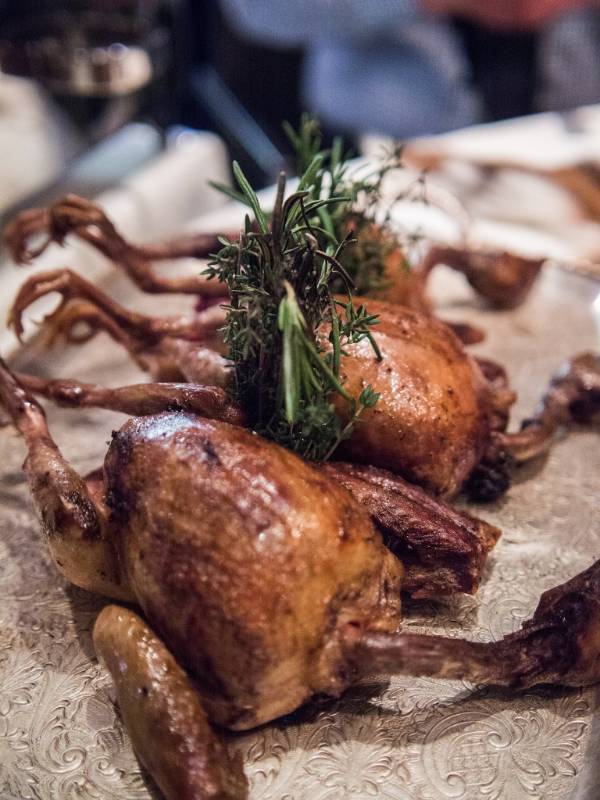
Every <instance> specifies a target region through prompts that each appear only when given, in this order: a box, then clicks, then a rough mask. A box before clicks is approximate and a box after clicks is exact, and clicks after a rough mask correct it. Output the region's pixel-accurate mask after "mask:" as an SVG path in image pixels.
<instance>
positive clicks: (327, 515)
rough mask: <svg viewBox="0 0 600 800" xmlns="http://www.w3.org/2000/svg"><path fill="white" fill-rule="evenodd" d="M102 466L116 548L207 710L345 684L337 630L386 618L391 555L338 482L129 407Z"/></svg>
mask: <svg viewBox="0 0 600 800" xmlns="http://www.w3.org/2000/svg"><path fill="white" fill-rule="evenodd" d="M105 473H106V480H107V488H108V502H109V504H110V506H111V508H112V513H113V524H114V527H115V529H116V530H118V531H119V533H118V551H119V557H120V559H121V561H122V564H123V567H124V569H125V570H126V573H127V575H128V578H129V581H130V583H131V586H132V589H133V592H134V594H135V596H136V598H137V600H138V602H139V604H140V606H141V607H142V609H143V611H144V612H145V614H146V617H147V618H148V620H149V622H150V624H151V625H152V626H153V627H154V629H155V630H156V632H157V633H158V634H159V635H160V636H161V637H162V638H163V639H164V641H165V642H166V644H167V645H168V646H169V648H170V649H171V651H172V652H173V653H174V655H175V657H176V658H177V659H178V661H179V663H181V664H182V665H183V666H185V667H186V668H187V669H188V670H190V672H191V673H192V674H194V675H195V676H196V677H197V678H198V679H199V683H200V690H201V691H202V692H203V694H204V699H205V702H206V706H207V710H208V712H209V715H210V717H211V718H212V719H213V720H215V721H217V722H219V723H221V724H223V725H226V726H228V727H232V728H247V727H253V726H255V725H258V724H260V723H262V722H265V721H267V720H270V719H273V718H275V717H278V716H280V715H281V714H284V713H287V712H289V711H291V710H293V709H294V708H296V707H297V706H298V705H299V704H300V703H301V702H303V701H304V700H305V699H306V698H307V697H308V696H309V695H311V694H313V693H314V692H329V693H337V692H339V691H341V690H342V689H343V688H345V682H344V681H345V678H344V674H343V673H344V663H343V660H342V655H341V648H340V646H339V645H338V642H337V637H338V632H339V631H340V630H341V627H342V626H345V625H346V624H348V623H350V624H356V625H362V624H367V622H368V623H369V624H370V625H375V626H379V627H383V628H384V629H391V628H393V627H395V626H396V625H397V624H398V618H399V617H398V614H399V592H400V579H401V572H402V568H401V565H400V562H398V561H397V560H396V559H395V558H394V557H393V556H392V555H391V553H389V552H388V551H387V550H386V549H385V548H384V546H383V544H382V541H381V539H380V536H379V534H378V533H377V532H376V531H375V530H374V528H373V527H372V525H371V523H370V521H369V519H368V517H367V515H366V512H364V511H363V509H362V508H361V507H360V506H359V505H358V504H357V503H356V501H354V500H353V498H352V497H351V496H350V494H349V493H348V492H347V491H346V490H345V489H343V488H342V487H341V486H339V485H337V484H335V483H334V482H333V481H331V480H330V479H328V478H327V477H326V476H323V475H321V474H319V473H318V472H317V471H316V470H314V469H313V468H312V467H310V466H309V465H308V464H305V463H304V462H303V461H302V460H300V459H299V458H298V457H297V456H295V455H294V454H293V453H290V452H288V451H286V450H284V449H283V448H281V447H279V446H277V445H275V444H273V443H269V442H266V441H265V440H264V439H262V438H261V437H259V436H256V435H254V434H252V433H251V432H249V431H247V430H244V429H241V428H236V427H233V426H230V425H227V424H225V423H219V422H215V421H210V420H205V419H201V418H198V417H194V416H190V415H186V414H178V413H176V414H161V415H157V416H153V417H145V418H143V419H133V420H130V421H129V422H127V423H126V424H125V425H124V427H123V428H122V429H121V430H120V431H119V432H118V433H116V434H115V435H114V437H113V441H112V443H111V446H110V448H109V451H108V454H107V457H106V462H105Z"/></svg>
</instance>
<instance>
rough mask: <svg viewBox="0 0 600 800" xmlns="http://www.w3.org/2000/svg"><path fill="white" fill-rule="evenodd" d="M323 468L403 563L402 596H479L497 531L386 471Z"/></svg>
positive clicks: (342, 466)
mask: <svg viewBox="0 0 600 800" xmlns="http://www.w3.org/2000/svg"><path fill="white" fill-rule="evenodd" d="M322 468H323V469H324V470H325V472H327V473H328V474H329V475H330V476H331V477H332V478H334V479H335V480H336V481H337V482H339V483H341V484H342V485H343V486H345V487H346V489H348V490H349V491H350V493H351V494H352V495H353V496H354V497H355V498H356V499H357V500H358V501H359V502H360V503H362V504H363V505H364V506H365V507H366V508H367V510H368V512H369V514H370V516H371V519H372V521H373V522H374V523H375V525H376V526H377V528H378V529H379V530H380V531H381V533H382V534H383V536H384V540H385V542H386V545H387V546H388V547H389V548H390V550H391V551H392V552H393V553H395V554H396V555H397V556H398V558H400V560H401V561H402V563H403V564H404V567H405V577H404V581H403V584H402V588H403V590H404V591H406V592H407V593H408V594H410V595H411V596H412V597H413V598H415V599H422V598H439V597H441V596H444V595H450V594H455V593H457V592H466V593H468V594H473V593H475V592H476V591H477V589H478V587H479V583H480V581H481V575H482V571H483V567H484V565H485V563H486V559H487V556H488V553H489V552H490V550H492V548H493V547H494V545H495V544H496V542H497V541H498V538H499V537H500V531H499V530H498V528H496V527H494V526H493V525H489V524H488V523H487V522H484V521H483V520H481V519H477V518H476V517H473V516H471V515H470V514H466V513H464V512H460V511H457V510H456V509H453V508H451V507H450V506H449V505H447V504H446V503H444V502H443V501H441V500H438V499H436V498H433V497H431V496H430V495H428V494H427V492H425V491H424V490H423V489H421V488H419V487H418V486H414V485H413V484H410V483H408V482H407V481H405V480H403V479H402V478H400V477H399V476H397V475H393V474H392V473H390V472H387V471H386V470H382V469H377V468H375V467H369V466H362V465H359V464H346V463H328V464H324V465H323V467H322Z"/></svg>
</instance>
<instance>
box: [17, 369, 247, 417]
mask: <svg viewBox="0 0 600 800" xmlns="http://www.w3.org/2000/svg"><path fill="white" fill-rule="evenodd" d="M15 377H16V378H17V380H18V382H19V383H20V385H21V386H22V387H23V388H25V389H27V390H28V391H29V392H32V393H34V394H36V395H41V396H42V397H47V398H49V399H50V400H52V401H53V402H55V403H56V404H57V405H59V406H63V407H66V408H106V409H108V410H109V411H120V412H121V413H123V414H129V415H131V416H135V417H143V416H148V415H151V414H160V413H162V412H164V411H186V412H189V413H192V414H198V415H199V416H201V417H207V418H208V419H218V420H220V421H221V422H228V423H230V424H231V425H242V426H243V425H244V423H245V419H244V414H243V412H242V410H241V409H240V408H239V407H238V406H237V405H235V403H233V402H232V401H231V399H230V397H229V395H228V394H227V392H225V391H224V390H223V389H221V388H219V387H217V386H199V385H198V384H193V383H140V384H134V385H132V386H121V387H118V388H115V389H110V388H107V387H106V386H100V385H99V384H96V383H80V382H79V381H73V380H47V379H45V378H38V377H35V376H33V375H25V374H24V373H17V375H16V376H15Z"/></svg>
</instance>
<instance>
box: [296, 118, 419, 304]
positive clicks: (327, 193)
mask: <svg viewBox="0 0 600 800" xmlns="http://www.w3.org/2000/svg"><path fill="white" fill-rule="evenodd" d="M284 130H285V132H286V134H287V136H288V138H289V140H290V142H291V144H292V147H293V148H294V152H295V154H296V168H297V172H298V175H302V174H304V173H305V172H306V171H307V170H308V169H309V168H310V167H311V166H312V168H313V170H314V172H315V175H314V180H313V183H312V186H313V193H314V196H315V197H319V198H322V197H343V196H345V197H348V201H346V202H345V203H338V204H336V205H334V206H331V207H327V206H325V207H322V208H320V209H319V212H318V215H319V222H320V224H321V226H322V227H323V228H324V229H325V230H326V231H327V232H328V233H330V234H332V235H333V236H336V237H338V238H342V239H343V238H344V236H345V235H346V234H347V233H348V232H349V231H352V232H353V234H354V236H353V239H354V241H352V242H351V243H350V246H348V247H347V248H346V249H345V251H344V253H343V256H342V259H341V260H342V263H343V265H344V267H345V268H346V271H347V272H348V274H349V275H350V276H351V277H352V279H353V281H354V286H355V293H356V294H358V295H363V294H368V293H369V292H373V291H381V290H383V289H385V288H386V286H387V285H388V278H387V276H386V260H387V257H388V256H389V254H390V252H392V251H393V250H394V249H396V248H398V247H400V242H399V239H398V237H397V235H396V234H395V233H394V232H393V231H392V230H391V228H390V227H389V226H388V225H387V223H388V222H389V219H390V214H391V208H390V209H388V210H387V211H386V212H385V213H384V217H383V219H382V220H381V221H380V223H379V224H377V223H376V212H381V197H382V185H383V181H384V179H385V177H386V175H388V173H389V172H391V171H392V170H395V169H399V168H401V167H402V147H401V146H396V147H393V148H392V149H391V150H390V151H389V152H384V153H383V156H382V158H381V160H380V161H379V163H378V164H377V165H376V166H375V168H374V169H373V170H372V171H371V172H368V173H365V172H364V170H362V171H360V172H358V173H357V172H356V170H354V171H353V170H352V167H351V165H350V163H349V159H350V158H351V157H352V153H351V152H349V151H345V150H344V143H343V140H342V139H341V137H336V138H334V140H333V143H332V146H331V149H329V150H325V149H322V135H321V130H320V127H319V123H318V122H317V120H316V119H315V118H314V117H311V116H310V115H309V114H303V115H302V118H301V122H300V127H299V129H298V130H297V131H296V130H294V128H293V127H292V126H291V125H290V124H289V123H284ZM397 199H399V198H397ZM403 263H404V267H405V269H406V270H409V269H410V264H409V262H408V261H407V260H406V259H404V262H403Z"/></svg>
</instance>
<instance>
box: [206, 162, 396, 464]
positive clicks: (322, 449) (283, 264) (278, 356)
mask: <svg viewBox="0 0 600 800" xmlns="http://www.w3.org/2000/svg"><path fill="white" fill-rule="evenodd" d="M319 164H320V156H318V157H316V160H315V158H311V160H310V162H309V164H308V166H307V169H306V170H305V172H304V174H303V175H302V177H301V179H300V182H299V186H298V190H297V191H296V192H294V193H293V194H291V195H290V196H288V197H287V198H286V197H285V176H284V175H283V174H282V175H281V176H280V179H279V181H278V185H277V197H276V201H275V205H274V208H273V213H272V216H271V224H270V228H269V226H268V223H267V218H266V215H265V213H264V211H263V210H262V208H261V206H260V202H259V200H258V197H257V195H256V193H255V192H254V190H253V189H252V187H251V186H250V184H249V183H248V181H247V180H246V178H245V176H244V174H243V172H242V170H241V169H240V167H239V166H238V165H237V164H234V176H235V178H236V181H237V184H238V187H239V190H240V194H241V195H242V196H243V198H244V202H245V204H246V205H248V206H249V208H251V209H252V212H253V217H254V221H253V220H252V219H251V218H250V216H247V217H246V221H245V227H244V231H243V232H242V234H241V236H240V238H239V240H238V241H229V240H227V239H221V240H220V241H221V244H222V245H223V247H222V249H221V250H220V251H219V253H218V254H217V255H216V256H215V257H214V259H213V261H212V262H211V263H210V265H209V267H208V270H207V271H206V274H207V275H208V277H209V278H215V279H217V280H219V281H222V282H224V283H226V284H227V286H228V289H229V293H230V304H229V306H227V318H226V323H225V327H224V329H223V334H224V339H225V342H226V344H227V346H228V356H229V358H230V359H231V361H232V362H233V366H234V375H235V383H234V387H233V390H234V392H235V394H236V396H237V398H238V400H239V402H240V403H241V404H242V405H243V407H244V408H245V410H246V412H247V414H248V416H249V418H250V422H251V424H252V426H253V428H254V429H255V430H256V431H258V432H260V433H261V434H263V435H265V436H268V437H269V438H272V439H275V440H276V441H278V442H280V443H281V444H283V445H285V446H287V447H289V448H290V449H292V450H294V451H296V452H298V453H299V454H300V455H302V456H303V457H305V458H308V459H311V460H322V459H325V458H328V457H329V456H330V455H331V454H332V453H333V452H334V450H335V449H336V447H337V446H338V445H339V443H340V442H341V441H342V440H343V439H344V438H346V437H348V436H349V435H350V434H351V432H352V429H353V427H354V425H355V424H356V422H357V420H358V419H359V417H360V416H361V414H362V413H363V411H364V410H365V409H366V408H372V407H373V406H374V405H375V404H376V403H377V400H378V397H379V395H378V394H377V393H376V392H375V391H374V390H373V388H372V387H371V386H370V385H369V386H367V387H366V388H365V389H363V391H362V392H361V393H360V395H359V396H358V397H353V396H352V395H351V394H350V393H349V392H348V390H347V388H346V387H345V386H344V381H343V378H342V377H341V359H342V357H343V356H344V355H345V354H346V352H347V351H346V350H345V348H346V347H348V346H349V345H350V344H355V343H357V342H360V341H361V340H363V339H367V340H368V341H369V342H370V344H371V347H372V348H373V351H374V355H375V357H376V358H381V353H380V351H379V348H378V346H377V344H376V341H375V338H374V335H373V332H372V328H373V326H375V325H376V324H377V322H378V320H377V317H376V316H375V315H372V314H369V313H368V311H367V310H366V309H365V307H364V306H359V307H356V306H355V305H354V303H353V300H352V290H353V282H352V279H351V277H350V276H349V275H348V273H347V270H346V269H345V268H344V267H343V265H342V264H341V263H340V260H339V259H340V256H341V254H342V253H343V250H344V248H345V246H347V244H348V242H349V241H350V239H349V237H344V238H343V239H342V241H338V239H337V238H336V237H335V235H334V234H333V233H331V232H330V231H328V230H327V227H326V224H325V223H324V224H323V226H321V225H319V224H318V221H319V220H323V219H327V218H328V216H327V215H330V212H331V209H332V208H333V207H334V206H336V205H341V204H343V203H347V202H348V198H347V196H345V195H331V196H328V197H321V196H320V195H319V194H316V193H315V191H314V181H315V180H319V169H320V166H319ZM324 215H325V216H324ZM329 218H331V217H330V216H329ZM334 284H336V285H338V286H341V287H343V290H344V294H345V297H344V299H343V300H339V299H338V298H336V297H335V296H334V292H333V288H332V287H333V286H334Z"/></svg>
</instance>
